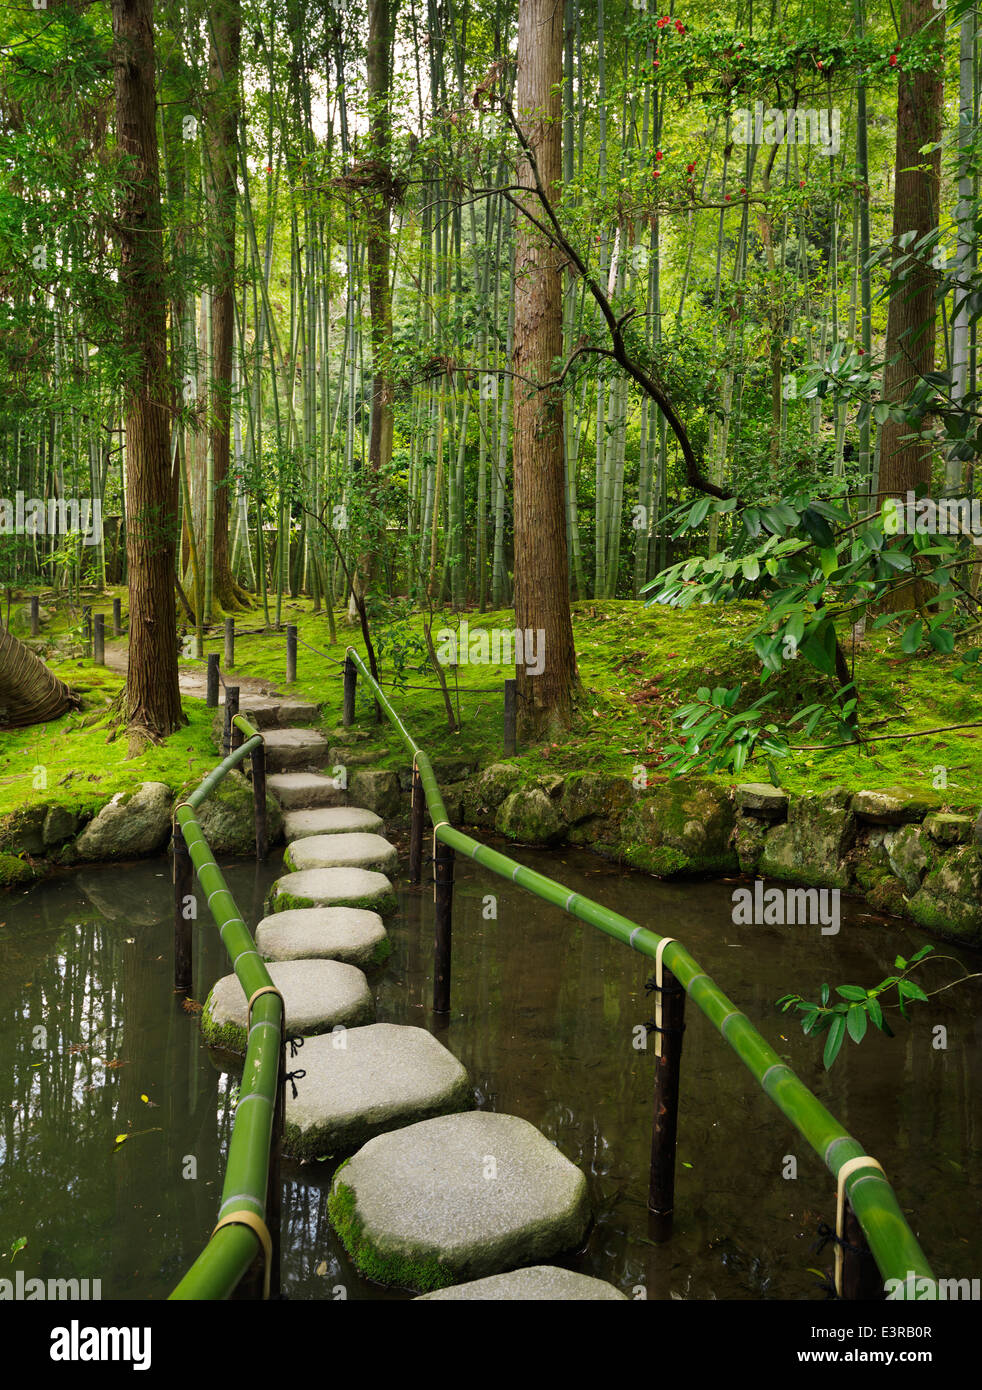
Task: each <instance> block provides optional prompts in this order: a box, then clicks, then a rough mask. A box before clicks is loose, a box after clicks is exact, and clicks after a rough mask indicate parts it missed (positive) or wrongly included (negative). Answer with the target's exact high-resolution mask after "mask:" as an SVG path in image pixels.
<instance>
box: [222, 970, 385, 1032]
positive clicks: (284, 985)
mask: <svg viewBox="0 0 982 1390" xmlns="http://www.w3.org/2000/svg"><path fill="white" fill-rule="evenodd" d="M269 974H270V979H271V980H272V981H273V984H274V985H276V987H277V989H278V990H279V991H280V993H281V994H282V995H283V999H284V1003H285V1005H286V1026H287V1030H288V1031H289V1032H291V1033H300V1034H302V1036H303V1037H308V1036H310V1035H312V1034H316V1033H324V1032H327V1030H328V1029H330V1028H333V1027H334V1025H335V1024H336V1023H343V1024H344V1026H345V1027H346V1028H354V1027H356V1026H357V1025H358V1024H361V1023H371V1022H373V1021H374V1018H375V1000H374V998H373V997H372V992H371V990H370V989H369V988H368V981H367V980H366V979H365V976H364V975H363V974H362V972H361V971H360V970H356V969H355V967H354V966H353V965H344V964H342V962H341V961H337V960H294V961H281V962H278V963H276V964H274V965H271V966H270V967H269ZM201 1032H202V1034H203V1035H204V1039H205V1042H207V1043H209V1044H210V1045H211V1046H213V1047H224V1048H226V1049H227V1050H228V1051H229V1052H245V1050H246V997H245V994H244V992H243V989H242V986H241V985H240V984H239V980H238V977H237V976H236V975H223V976H222V978H221V979H220V980H219V981H218V982H217V983H216V984H215V986H214V988H213V989H212V991H211V993H210V994H209V995H208V998H207V999H206V1001H205V1007H204V1009H203V1010H202V1013H201Z"/></svg>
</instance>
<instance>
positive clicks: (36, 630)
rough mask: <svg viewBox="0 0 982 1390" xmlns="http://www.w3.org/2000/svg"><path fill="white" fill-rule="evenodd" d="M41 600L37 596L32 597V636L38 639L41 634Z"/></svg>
mask: <svg viewBox="0 0 982 1390" xmlns="http://www.w3.org/2000/svg"><path fill="white" fill-rule="evenodd" d="M40 610H41V600H40V599H39V598H38V596H37V594H34V595H32V597H31V636H32V637H38V636H40V634H41V611H40Z"/></svg>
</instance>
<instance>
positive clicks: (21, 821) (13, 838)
mask: <svg viewBox="0 0 982 1390" xmlns="http://www.w3.org/2000/svg"><path fill="white" fill-rule="evenodd" d="M47 810H48V808H47V807H46V806H21V807H20V808H19V809H18V810H16V811H12V812H11V813H10V815H8V816H5V817H4V819H3V825H2V827H0V850H2V851H4V852H5V853H7V854H12V855H18V854H43V853H44V849H45V844H44V823H45V819H46V817H47Z"/></svg>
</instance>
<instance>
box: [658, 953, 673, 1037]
mask: <svg viewBox="0 0 982 1390" xmlns="http://www.w3.org/2000/svg"><path fill="white" fill-rule="evenodd" d="M674 940H675V937H674V936H663V937H662V939H661V940H660V941H659V943H658V945H657V946H656V947H655V1056H656V1057H660V1056H661V1037H662V1013H661V992H662V978H663V977H662V969H663V967H662V956H663V955H664V954H665V947H666V946H667V945H668V943H669V942H670V941H674Z"/></svg>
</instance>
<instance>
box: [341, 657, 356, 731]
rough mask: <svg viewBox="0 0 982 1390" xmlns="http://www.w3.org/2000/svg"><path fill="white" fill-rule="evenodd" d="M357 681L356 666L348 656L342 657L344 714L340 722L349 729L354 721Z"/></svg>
mask: <svg viewBox="0 0 982 1390" xmlns="http://www.w3.org/2000/svg"><path fill="white" fill-rule="evenodd" d="M357 683H358V667H357V666H356V665H355V663H354V662H353V661H352V660H351V657H350V656H346V657H345V659H344V714H343V715H342V717H341V722H342V723H343V724H344V727H345V728H346V729H350V728H351V726H352V724H353V723H354V722H355V686H356V685H357Z"/></svg>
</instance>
